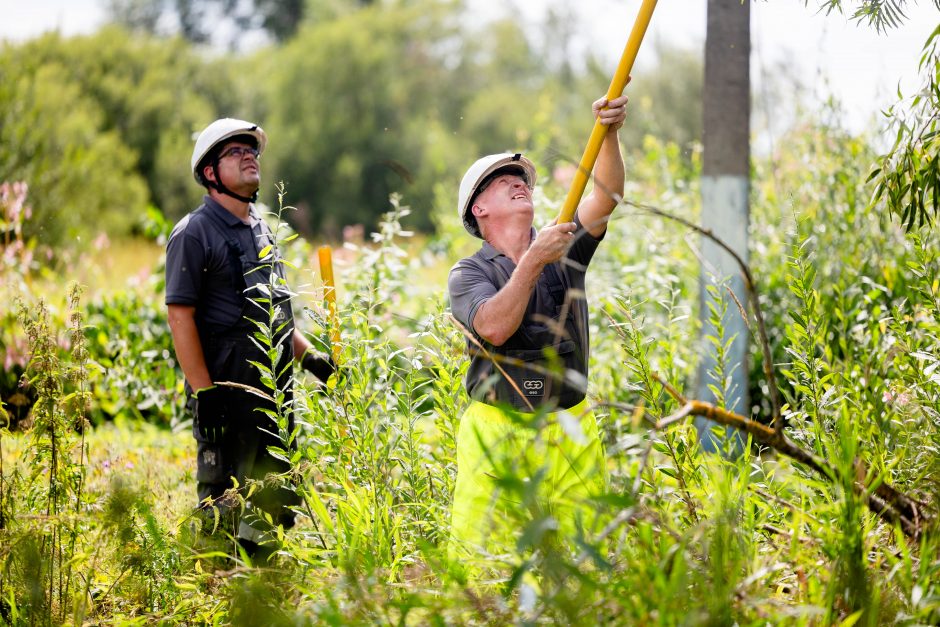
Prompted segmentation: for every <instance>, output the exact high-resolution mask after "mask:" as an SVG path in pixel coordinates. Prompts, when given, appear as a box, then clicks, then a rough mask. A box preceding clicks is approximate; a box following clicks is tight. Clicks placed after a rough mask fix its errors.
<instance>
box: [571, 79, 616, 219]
mask: <svg viewBox="0 0 940 627" xmlns="http://www.w3.org/2000/svg"><path fill="white" fill-rule="evenodd" d="M603 102H604V101H603V100H601V101H598V102H597V103H595V105H600V104H602V103H603ZM619 102H625V97H622V98H621V99H618V101H615V103H619ZM624 111H625V105H624V106H619V107H618V106H615V107H614V108H613V109H603V110H601V109H598V115H599V117H600V118H601V119H602V120H606V121H607V122H609V125H608V127H607V133H606V134H605V135H604V143H603V144H601V149H600V152H599V153H598V155H597V161H596V162H595V164H594V188H593V189H592V190H591V193H590V194H588V195H587V197H585V199H584V202H582V203H581V206H580V207H578V217H579V218H580V219H581V224H582V225H583V226H584V228H585V229H587V231H588V232H589V233H590V234H591V235H592V236H594V237H601V236H602V235H603V234H604V231H606V230H607V222H608V219H609V218H610V214H611V213H612V212H613V210H614V208H616V206H617V203H618V202H620V199H621V197H622V196H623V182H624V176H625V172H624V165H623V156H621V154H620V139H619V137H618V136H617V131H618V130H619V128H620V125H621V123H622V120H623V116H624V115H625V113H624ZM611 116H613V117H611ZM618 120H620V121H618Z"/></svg>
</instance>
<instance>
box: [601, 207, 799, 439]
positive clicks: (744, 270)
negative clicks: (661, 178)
mask: <svg viewBox="0 0 940 627" xmlns="http://www.w3.org/2000/svg"><path fill="white" fill-rule="evenodd" d="M617 200H618V202H620V203H623V204H625V205H628V206H630V207H635V208H636V209H639V210H640V211H645V212H647V213H651V214H653V215H655V216H659V217H661V218H666V219H667V220H673V221H674V222H678V223H679V224H681V225H683V226H685V227H686V228H688V229H691V230H693V231H695V232H696V233H699V234H701V235H702V236H703V237H707V238H708V239H710V240H711V241H713V242H715V244H717V245H718V246H719V247H720V248H721V249H722V250H724V251H725V252H727V253H728V254H729V255H731V257H732V258H733V259H734V261H735V263H737V264H738V268H740V270H741V275H742V276H743V278H744V287H745V289H746V290H747V297H748V302H749V303H750V304H751V307H752V308H753V309H754V319H755V320H756V322H757V335H758V339H759V340H760V346H761V354H762V355H763V367H764V376H765V377H766V378H767V387H768V389H769V391H770V406H771V408H772V410H773V421H772V422H773V426H774V430H775V431H777V432H782V431H783V413H782V412H781V403H780V391H779V390H778V388H777V378H776V376H775V375H774V362H773V354H772V353H771V350H770V340H769V339H767V325H766V324H765V323H764V314H763V311H762V310H761V307H760V300H759V299H758V297H757V287H756V285H755V283H754V276H753V275H752V274H751V269H750V267H749V266H748V265H747V263H745V262H744V260H743V259H742V258H741V256H740V255H739V254H738V253H736V252H735V251H734V249H732V248H731V247H730V246H729V245H728V244H726V243H725V242H724V241H722V239H721V238H720V237H718V236H717V235H715V233H714V232H713V231H712V230H711V229H706V228H704V227H702V226H699V225H698V224H695V223H694V222H690V221H689V220H686V219H685V218H682V217H679V216H677V215H673V214H671V213H669V212H668V211H664V210H663V209H660V208H659V207H654V206H653V205H644V204H641V203H637V202H633V201H631V200H627V199H626V198H620V197H618V198H617ZM735 303H737V305H738V307H739V308H742V309H743V307H741V303H740V302H738V300H737V299H735ZM744 320H745V324H746V323H747V317H746V316H745V317H744ZM748 327H750V325H748Z"/></svg>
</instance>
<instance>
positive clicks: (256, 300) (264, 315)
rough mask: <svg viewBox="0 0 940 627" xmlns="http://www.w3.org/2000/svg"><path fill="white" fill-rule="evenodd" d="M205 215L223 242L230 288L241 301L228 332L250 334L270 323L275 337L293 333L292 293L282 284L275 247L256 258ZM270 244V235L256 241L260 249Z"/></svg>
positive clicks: (211, 218) (284, 282)
mask: <svg viewBox="0 0 940 627" xmlns="http://www.w3.org/2000/svg"><path fill="white" fill-rule="evenodd" d="M205 215H206V217H207V218H209V222H210V223H211V224H212V225H213V226H214V227H215V229H216V230H217V231H218V233H219V234H220V235H221V236H222V237H223V238H224V239H225V246H226V253H227V257H228V264H229V268H230V271H231V273H232V285H233V287H234V289H235V292H236V293H237V295H238V297H239V299H240V300H241V301H242V310H241V315H240V316H239V319H238V321H237V322H235V324H233V325H232V327H231V328H230V329H229V330H228V333H231V332H236V333H238V334H244V333H251V332H253V331H256V330H257V329H258V327H257V324H255V323H258V324H262V325H268V324H271V323H272V322H273V326H274V329H275V332H276V334H277V335H281V334H283V333H288V332H293V329H294V324H293V321H294V318H293V312H292V311H291V305H290V299H291V292H290V290H289V289H288V287H287V283H286V281H285V277H284V269H283V264H282V263H281V257H280V253H279V252H278V250H277V247H274V248H272V249H271V251H270V253H269V256H268V257H266V258H265V259H258V258H257V255H256V254H255V253H254V250H252V251H250V252H246V251H245V250H244V248H243V247H242V245H241V242H239V240H238V238H237V237H235V236H234V235H233V234H232V233H231V229H229V228H228V227H227V225H225V223H223V222H222V221H221V220H220V219H219V218H218V217H217V216H215V215H213V214H212V213H211V212H209V211H205ZM272 243H273V242H272V240H271V236H270V233H264V239H263V240H262V241H261V242H259V244H261V249H262V250H264V248H266V247H267V246H269V245H271V244H272ZM272 312H274V316H273V320H272V316H271V314H272Z"/></svg>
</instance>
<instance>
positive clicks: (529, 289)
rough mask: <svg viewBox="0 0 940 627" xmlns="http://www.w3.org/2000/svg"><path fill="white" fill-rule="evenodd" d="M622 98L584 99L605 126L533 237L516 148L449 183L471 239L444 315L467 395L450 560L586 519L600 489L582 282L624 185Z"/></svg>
mask: <svg viewBox="0 0 940 627" xmlns="http://www.w3.org/2000/svg"><path fill="white" fill-rule="evenodd" d="M626 103H627V97H626V96H621V97H620V98H617V99H615V100H611V101H610V102H608V101H607V100H606V98H602V99H600V100H598V101H596V102H594V103H593V107H592V111H593V114H594V116H595V117H596V118H598V119H599V120H600V121H601V123H602V124H605V125H607V132H606V135H605V137H604V143H603V145H602V146H601V150H600V153H599V155H598V159H597V163H596V166H595V169H594V188H593V190H592V191H591V192H590V193H589V194H588V195H587V196H586V197H585V198H584V200H583V201H582V202H581V204H580V206H579V207H578V209H577V212H576V214H575V217H574V222H569V223H564V224H549V225H548V226H545V227H543V228H542V229H541V230H539V231H538V232H536V230H535V229H534V228H533V219H534V210H533V204H532V191H533V189H534V188H535V181H536V169H535V165H534V164H533V163H532V162H531V161H530V160H529V159H527V158H526V157H525V156H523V155H522V154H513V153H506V154H496V155H489V156H486V157H483V158H481V159H479V160H477V161H476V162H475V163H474V164H473V165H471V166H470V168H469V169H468V170H467V172H466V174H465V175H464V177H463V180H462V181H461V183H460V188H459V193H458V201H457V211H458V214H459V216H460V218H461V220H462V221H463V225H464V227H465V228H466V230H467V232H469V233H470V234H471V235H473V236H474V237H478V238H480V239H482V240H483V245H482V247H481V248H480V250H479V251H478V252H477V253H476V254H474V255H472V256H470V257H467V258H465V259H462V260H460V261H459V262H458V263H457V264H456V265H455V266H454V267H453V268H452V269H451V271H450V276H449V278H448V290H449V293H450V304H451V311H452V313H453V316H454V318H455V319H456V320H457V321H458V322H459V323H460V325H461V326H462V327H463V328H464V329H465V330H466V332H467V333H468V335H469V337H468V341H467V350H468V353H469V355H470V366H469V368H468V370H467V375H466V381H465V384H466V388H467V392H468V394H469V396H470V398H471V403H470V405H469V407H468V408H467V410H466V412H465V413H464V414H463V416H462V417H461V421H460V429H459V432H458V436H457V480H456V484H455V490H454V503H453V509H452V515H451V533H452V541H451V545H450V546H451V550H452V552H456V553H457V554H458V555H459V556H461V557H471V556H473V555H474V554H478V555H493V554H499V553H500V552H501V551H500V549H506V548H508V547H510V546H512V545H513V544H514V542H515V541H516V539H517V538H516V536H517V535H518V534H520V533H522V532H523V530H524V529H525V528H526V525H527V524H529V523H534V524H535V526H536V527H538V525H539V524H541V525H542V526H541V527H538V528H541V529H543V531H544V530H548V532H549V534H552V533H554V532H555V531H560V532H561V533H563V534H567V535H568V537H571V536H572V535H573V534H574V533H575V529H576V527H578V528H581V529H583V530H585V531H587V530H590V529H592V526H593V525H594V524H595V523H596V521H594V520H593V516H592V510H591V508H590V507H589V506H588V500H589V499H590V498H591V497H593V496H598V495H600V494H601V493H603V491H604V489H605V486H606V481H607V473H606V462H605V458H604V451H603V447H602V445H601V442H600V439H599V436H598V429H597V424H596V421H595V419H594V415H593V414H592V413H591V412H590V410H589V408H588V404H587V401H586V395H587V382H588V378H587V377H588V356H589V349H590V347H589V335H588V322H587V302H586V300H585V292H584V281H585V273H586V271H587V267H588V264H589V263H590V261H591V258H592V257H593V255H594V252H595V251H596V250H597V246H598V244H599V243H600V241H601V240H602V239H603V237H604V234H605V232H606V230H607V221H608V219H609V217H610V215H611V213H612V212H613V210H614V208H615V207H616V206H617V199H618V198H619V197H620V195H621V194H622V193H623V184H624V164H623V158H622V157H621V154H620V143H619V140H618V137H617V131H618V130H619V128H620V127H621V126H622V125H623V121H624V119H625V117H626ZM520 479H521V482H519V481H518V480H520ZM511 485H515V486H516V488H515V489H507V486H511ZM527 490H530V491H531V493H530V494H534V495H535V496H536V498H535V499H534V500H529V499H527V498H526V497H525V496H524V493H526V491H527ZM533 512H534V515H535V516H537V517H541V519H542V520H541V523H539V521H537V520H534V519H533V518H532V516H533ZM527 517H528V520H526V518H527ZM530 526H531V525H530Z"/></svg>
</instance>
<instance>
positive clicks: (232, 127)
mask: <svg viewBox="0 0 940 627" xmlns="http://www.w3.org/2000/svg"><path fill="white" fill-rule="evenodd" d="M238 135H249V136H251V137H254V138H255V141H256V142H257V144H258V146H257V148H258V155H259V156H260V155H261V153H263V152H264V147H265V145H266V144H267V143H268V136H267V135H265V134H264V130H263V129H262V128H261V127H260V126H258V125H257V124H252V123H251V122H246V121H244V120H236V119H234V118H222V119H221V120H216V121H215V122H213V123H212V124H210V125H209V126H207V127H206V128H205V129H203V131H202V132H201V133H199V137H197V138H196V146H195V147H194V148H193V158H192V162H191V164H190V167H191V168H192V170H193V176H194V177H195V178H196V182H197V183H199V184H200V185H202V184H204V181H203V180H202V172H200V170H201V169H202V168H200V167H199V164H200V162H201V161H202V160H203V159H204V158H205V156H206V155H207V154H209V153H210V152H211V151H212V149H213V148H215V147H216V146H218V145H219V144H220V143H222V142H224V141H225V140H227V139H230V138H232V137H236V136H238Z"/></svg>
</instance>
